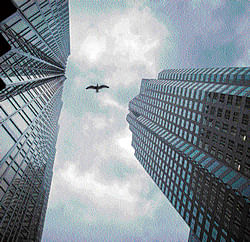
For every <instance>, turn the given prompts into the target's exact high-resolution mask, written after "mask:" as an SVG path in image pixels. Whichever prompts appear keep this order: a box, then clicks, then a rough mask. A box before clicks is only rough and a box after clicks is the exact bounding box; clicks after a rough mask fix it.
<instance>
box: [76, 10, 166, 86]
mask: <svg viewBox="0 0 250 242" xmlns="http://www.w3.org/2000/svg"><path fill="white" fill-rule="evenodd" d="M76 23H78V27H77V28H73V29H72V35H73V36H75V37H73V38H72V46H73V48H72V60H73V61H74V62H75V63H76V64H77V65H79V66H81V67H82V70H85V69H88V68H93V67H97V68H98V69H99V70H103V71H104V72H105V76H104V77H103V78H102V79H101V81H102V82H105V83H107V84H110V85H112V87H114V88H118V87H121V86H129V85H132V84H133V83H134V82H138V81H140V80H141V78H142V76H144V75H148V76H150V77H154V76H156V74H157V72H158V70H159V67H158V66H157V63H156V58H155V56H157V55H158V54H159V52H160V49H161V46H162V43H163V41H164V40H166V38H167V37H168V36H169V32H168V30H167V28H166V27H165V26H164V25H163V24H161V23H160V22H159V21H157V19H156V18H155V17H153V15H152V13H151V10H150V8H148V7H144V8H142V9H140V8H139V7H135V8H131V9H126V10H123V11H121V10H116V11H113V12H112V14H110V15H105V16H103V15H99V16H98V17H97V16H92V17H91V16H88V17H87V18H85V19H84V20H81V19H79V18H77V17H74V16H73V18H72V26H74V25H76ZM79 29H84V35H80V34H79ZM74 46H77V47H74ZM170 46H171V44H170V43H169V47H170Z"/></svg>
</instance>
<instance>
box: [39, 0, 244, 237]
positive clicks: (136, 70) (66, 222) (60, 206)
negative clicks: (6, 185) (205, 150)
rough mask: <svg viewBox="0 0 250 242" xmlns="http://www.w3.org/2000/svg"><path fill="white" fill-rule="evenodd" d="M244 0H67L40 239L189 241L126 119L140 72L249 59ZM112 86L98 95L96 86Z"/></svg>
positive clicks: (234, 63)
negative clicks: (63, 66) (64, 60)
mask: <svg viewBox="0 0 250 242" xmlns="http://www.w3.org/2000/svg"><path fill="white" fill-rule="evenodd" d="M247 10H248V11H249V5H248V3H247V1H237V0H233V1H223V0H220V1H216V0H208V1H201V0H200V1H198V0H197V1H191V0H190V1H188V0H183V1H180V0H172V1H169V0H168V1H167V0H166V1H152V0H151V1H149V0H148V1H140V0H136V1H132V0H131V1H121V0H120V1H118V0H113V1H108V0H103V1H101V0H99V1H97V0H95V1H94V0H79V1H77V0H72V1H71V0H70V33H71V56H70V57H69V59H68V66H67V72H66V76H67V81H66V82H65V86H64V94H63V102H64V104H63V108H62V112H61V116H60V120H59V124H60V131H59V136H58V140H57V154H56V159H55V163H54V175H53V180H52V187H51V192H50V197H49V203H48V209H47V214H46V220H45V226H44V232H43V241H187V238H188V233H189V228H188V226H187V225H186V224H185V222H184V221H183V220H182V218H181V217H180V216H179V214H178V213H177V212H176V211H175V209H174V208H172V206H171V204H170V203H169V202H168V200H167V198H165V197H164V195H163V194H162V193H161V192H160V190H159V189H158V188H157V186H156V185H155V184H154V182H153V180H151V178H150V177H149V175H147V173H146V172H145V171H144V169H143V168H142V166H141V165H140V164H139V162H138V161H137V160H136V159H135V158H134V156H133V153H134V151H133V149H132V147H131V132H130V131H129V129H128V124H127V122H126V120H125V118H126V115H127V113H128V102H129V100H131V99H132V98H133V97H134V96H136V95H137V94H138V93H139V88H140V82H141V79H142V78H156V77H157V73H158V72H160V71H161V70H163V69H166V68H186V67H213V66H247V65H249V60H248V56H247V51H248V49H249V42H247V40H248V38H249V36H247V33H249V29H248V26H249V23H247ZM96 83H99V84H107V85H109V86H110V89H103V90H101V92H100V93H98V94H96V93H94V91H93V90H89V91H86V90H85V87H86V86H87V85H89V84H96Z"/></svg>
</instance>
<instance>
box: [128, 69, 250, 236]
mask: <svg viewBox="0 0 250 242" xmlns="http://www.w3.org/2000/svg"><path fill="white" fill-rule="evenodd" d="M249 69H250V68H203V69H175V70H164V71H162V72H160V73H159V74H158V79H157V80H155V79H153V80H152V79H151V80H145V79H143V80H142V83H141V89H140V94H139V95H138V96H136V97H135V98H134V99H133V100H131V101H130V103H129V111H130V113H129V114H128V116H127V121H128V123H129V125H130V130H131V131H132V134H133V136H132V146H133V147H134V149H135V156H136V158H137V159H138V160H139V162H140V163H141V164H142V166H143V167H144V168H145V170H146V171H147V172H148V174H149V175H150V176H151V177H152V179H153V180H154V181H155V183H156V184H157V185H158V187H159V188H160V189H161V191H162V192H163V193H164V194H165V196H166V197H167V198H168V200H169V201H170V202H171V203H172V205H173V206H174V207H175V209H176V210H177V211H178V213H179V214H180V215H181V216H182V218H183V219H184V220H185V221H186V223H187V224H188V225H189V226H190V235H189V241H199V240H200V241H250V211H249V209H250V207H249V195H250V186H249V185H250V182H249V177H250V142H249V140H250V128H249V116H250V113H249V109H250V97H249V96H250V74H249Z"/></svg>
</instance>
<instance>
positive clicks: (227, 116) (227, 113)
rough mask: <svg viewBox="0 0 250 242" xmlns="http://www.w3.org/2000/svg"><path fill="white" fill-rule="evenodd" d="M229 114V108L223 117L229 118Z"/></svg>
mask: <svg viewBox="0 0 250 242" xmlns="http://www.w3.org/2000/svg"><path fill="white" fill-rule="evenodd" d="M230 114H231V112H230V111H229V110H226V111H225V119H227V120H229V119H230Z"/></svg>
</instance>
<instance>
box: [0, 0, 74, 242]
mask: <svg viewBox="0 0 250 242" xmlns="http://www.w3.org/2000/svg"><path fill="white" fill-rule="evenodd" d="M69 54H70V40H69V8H68V1H67V0H57V1H55V0H52V1H47V0H41V1H30V0H22V1H19V0H13V1H5V2H4V5H2V6H1V8H0V241H40V240H41V237H42V231H43V224H44V219H45V213H46V208H47V202H48V196H49V191H50V184H51V179H52V174H53V162H54V158H55V153H56V150H55V145H56V139H57V134H58V128H59V127H58V118H59V115H60V111H61V107H62V100H61V96H62V92H63V85H64V81H65V80H66V77H65V75H64V73H65V69H66V63H67V58H68V56H69Z"/></svg>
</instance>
